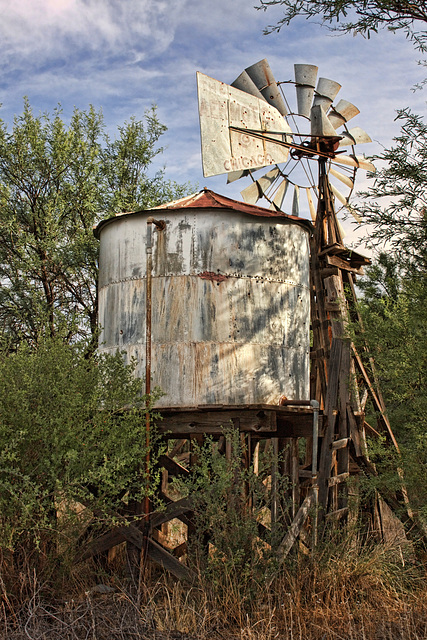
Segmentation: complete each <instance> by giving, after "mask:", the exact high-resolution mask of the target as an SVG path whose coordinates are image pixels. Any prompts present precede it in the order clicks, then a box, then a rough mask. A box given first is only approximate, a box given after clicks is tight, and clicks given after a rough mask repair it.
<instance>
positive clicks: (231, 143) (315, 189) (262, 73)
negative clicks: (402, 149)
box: [197, 59, 375, 235]
mask: <svg viewBox="0 0 427 640" xmlns="http://www.w3.org/2000/svg"><path fill="white" fill-rule="evenodd" d="M317 72H318V68H317V67H316V66H314V65H309V64H296V65H295V80H289V81H285V82H276V80H275V79H274V76H273V74H272V71H271V69H270V66H269V64H268V62H267V60H265V59H264V60H261V61H260V62H257V63H256V64H254V65H252V66H250V67H248V68H247V69H245V71H243V72H242V73H241V74H240V75H239V77H238V78H237V79H236V80H235V81H234V82H233V83H232V84H231V85H227V84H224V83H222V82H219V81H217V80H214V79H213V78H209V77H208V76H205V75H203V74H201V73H198V74H197V81H198V93H199V113H200V127H201V138H202V159H203V171H204V175H205V177H207V176H212V175H218V174H221V173H228V182H233V181H234V180H237V179H239V178H242V177H245V176H250V177H251V178H252V181H253V182H252V183H251V184H250V185H249V186H248V187H246V188H245V189H243V191H242V192H241V194H242V197H243V199H244V200H245V201H246V202H248V203H250V204H256V203H258V202H259V201H260V200H266V201H267V202H268V203H269V206H270V208H271V209H273V210H276V211H284V210H286V211H287V212H292V214H293V215H299V212H300V204H299V200H300V196H301V194H302V193H304V192H305V196H306V199H307V204H308V208H309V211H310V214H311V217H312V219H313V220H315V218H316V211H317V209H318V205H317V200H318V199H319V197H321V195H320V191H319V190H320V183H321V176H322V174H324V175H325V174H326V175H327V184H328V185H329V188H330V191H331V195H332V196H333V198H334V199H335V201H338V202H339V203H340V206H341V207H342V206H344V207H346V208H347V209H348V210H349V211H350V213H352V214H353V215H354V216H355V217H357V214H356V213H355V212H354V210H353V209H352V207H351V205H350V204H349V197H350V195H351V192H352V190H353V185H354V179H355V174H356V171H357V169H358V168H362V169H365V170H368V171H374V170H375V168H374V166H373V165H372V164H371V163H370V162H368V161H367V160H366V159H365V158H364V157H363V156H359V155H356V153H355V145H356V144H359V143H364V142H371V138H370V137H369V136H368V134H367V133H366V132H365V131H363V129H360V128H359V127H355V128H352V129H349V128H348V126H347V123H348V122H349V120H351V119H352V118H353V117H354V116H356V115H357V114H358V113H359V110H358V109H357V107H355V106H354V105H353V104H351V103H350V102H348V101H346V100H340V101H339V102H338V103H337V104H336V105H334V104H333V101H334V99H335V97H336V95H337V94H338V91H339V90H340V88H341V85H339V84H338V83H337V82H335V81H333V80H328V79H326V78H319V80H318V81H317V84H316V80H317ZM294 87H295V90H296V109H292V100H291V96H290V95H289V94H293V93H294V91H293V88H294ZM290 88H291V89H292V90H291V91H290V90H289V89H290ZM313 159H316V160H317V161H318V163H319V176H318V175H317V171H316V169H315V168H314V167H313V163H312V160H313ZM265 167H271V168H270V169H269V171H267V173H264V172H263V174H259V173H258V171H259V170H260V169H265ZM290 187H292V188H290ZM339 235H341V234H339Z"/></svg>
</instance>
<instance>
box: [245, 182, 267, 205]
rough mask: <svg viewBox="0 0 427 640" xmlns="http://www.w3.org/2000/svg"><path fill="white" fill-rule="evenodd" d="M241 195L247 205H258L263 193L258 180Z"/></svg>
mask: <svg viewBox="0 0 427 640" xmlns="http://www.w3.org/2000/svg"><path fill="white" fill-rule="evenodd" d="M240 195H241V196H242V198H243V200H244V201H245V202H246V203H247V204H256V203H257V202H258V200H259V199H260V198H262V196H263V193H262V191H261V188H260V186H259V184H258V182H257V180H255V182H252V184H250V185H249V187H246V188H245V189H243V191H241V192H240Z"/></svg>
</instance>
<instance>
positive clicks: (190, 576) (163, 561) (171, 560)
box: [147, 538, 195, 582]
mask: <svg viewBox="0 0 427 640" xmlns="http://www.w3.org/2000/svg"><path fill="white" fill-rule="evenodd" d="M147 554H148V557H149V558H150V560H152V561H153V562H155V563H156V564H158V565H160V566H161V567H163V569H165V570H166V571H168V572H169V573H171V574H172V575H174V576H175V578H178V580H182V581H183V582H192V581H193V580H194V578H195V575H194V573H193V572H192V571H191V570H190V569H189V568H188V567H186V566H185V565H183V564H182V563H181V562H180V561H179V560H178V559H177V558H176V557H175V556H173V555H172V554H171V553H169V552H168V551H166V549H164V548H163V547H162V546H161V545H160V544H159V543H158V542H155V541H154V540H151V539H150V538H149V539H148V545H147Z"/></svg>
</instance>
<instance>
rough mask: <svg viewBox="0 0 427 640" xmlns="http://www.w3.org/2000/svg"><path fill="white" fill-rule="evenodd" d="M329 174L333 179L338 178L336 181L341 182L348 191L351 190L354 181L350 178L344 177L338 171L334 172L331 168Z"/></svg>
mask: <svg viewBox="0 0 427 640" xmlns="http://www.w3.org/2000/svg"><path fill="white" fill-rule="evenodd" d="M329 173H330V174H331V175H333V176H334V177H335V178H338V180H341V182H342V183H343V184H345V185H346V186H347V187H349V188H350V189H353V187H354V180H353V179H352V178H350V176H346V175H345V174H344V173H341V172H340V171H336V170H335V169H333V168H332V167H331V168H330V169H329Z"/></svg>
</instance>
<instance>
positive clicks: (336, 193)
mask: <svg viewBox="0 0 427 640" xmlns="http://www.w3.org/2000/svg"><path fill="white" fill-rule="evenodd" d="M329 184H330V187H331V189H332V193H333V194H334V196H335V197H336V199H337V200H339V201H340V202H341V204H343V205H344V206H345V207H346V209H347V210H348V211H349V212H350V213H351V215H352V216H353V217H354V218H355V219H356V220H357V222H362V218H361V217H360V216H359V214H358V213H357V211H355V210H354V209H353V207H352V206H351V204H350V203H349V201H348V200H347V198H346V197H345V196H344V195H343V194H342V193H341V192H340V191H338V189H337V188H336V187H334V185H333V184H331V183H329Z"/></svg>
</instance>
